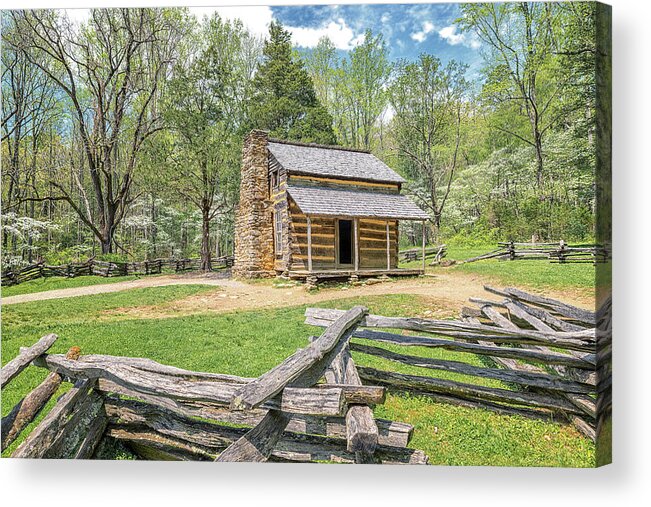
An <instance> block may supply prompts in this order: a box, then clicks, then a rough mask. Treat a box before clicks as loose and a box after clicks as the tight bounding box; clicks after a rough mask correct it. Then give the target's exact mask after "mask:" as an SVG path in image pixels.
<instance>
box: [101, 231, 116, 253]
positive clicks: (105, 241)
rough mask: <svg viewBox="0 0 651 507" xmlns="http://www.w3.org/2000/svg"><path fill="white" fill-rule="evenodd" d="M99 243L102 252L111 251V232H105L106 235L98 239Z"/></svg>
mask: <svg viewBox="0 0 651 507" xmlns="http://www.w3.org/2000/svg"><path fill="white" fill-rule="evenodd" d="M100 244H101V245H102V253H103V254H110V253H113V237H112V235H111V234H107V235H106V236H104V237H102V238H101V239H100Z"/></svg>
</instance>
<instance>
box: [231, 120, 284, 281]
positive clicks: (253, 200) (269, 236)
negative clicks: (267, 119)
mask: <svg viewBox="0 0 651 507" xmlns="http://www.w3.org/2000/svg"><path fill="white" fill-rule="evenodd" d="M268 139H269V134H268V133H267V132H265V131H262V130H252V131H251V132H250V133H249V135H248V136H246V139H245V140H244V146H243V147H242V173H241V181H240V203H239V206H238V208H237V212H236V216H235V264H234V265H233V274H235V275H236V276H243V277H248V278H253V277H265V276H273V275H275V271H274V239H273V216H272V207H271V202H270V200H269V156H268V151H267V142H268Z"/></svg>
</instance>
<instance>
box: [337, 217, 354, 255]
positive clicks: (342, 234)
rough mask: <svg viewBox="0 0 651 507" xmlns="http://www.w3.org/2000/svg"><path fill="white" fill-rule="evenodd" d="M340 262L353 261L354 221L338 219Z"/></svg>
mask: <svg viewBox="0 0 651 507" xmlns="http://www.w3.org/2000/svg"><path fill="white" fill-rule="evenodd" d="M337 223H338V226H337V227H338V231H337V232H338V236H339V246H338V249H339V264H352V263H353V221H352V220H338V221H337Z"/></svg>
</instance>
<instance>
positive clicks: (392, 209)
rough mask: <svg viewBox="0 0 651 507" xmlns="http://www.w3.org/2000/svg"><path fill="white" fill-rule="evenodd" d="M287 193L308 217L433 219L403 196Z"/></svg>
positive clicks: (309, 190) (302, 189)
mask: <svg viewBox="0 0 651 507" xmlns="http://www.w3.org/2000/svg"><path fill="white" fill-rule="evenodd" d="M287 193H288V194H289V196H290V197H291V198H292V199H294V201H295V202H296V204H297V206H298V207H299V208H300V210H301V212H303V213H305V214H306V215H321V216H340V217H367V218H368V217H373V218H386V219H398V220H427V219H428V218H429V216H428V215H427V213H425V212H424V211H423V210H421V209H420V208H419V207H418V206H416V205H415V204H414V203H413V202H412V201H411V199H409V198H408V197H406V196H404V195H400V194H389V193H383V192H364V191H360V190H343V189H333V188H325V187H313V186H309V187H308V186H298V185H288V186H287Z"/></svg>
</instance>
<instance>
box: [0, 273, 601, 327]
mask: <svg viewBox="0 0 651 507" xmlns="http://www.w3.org/2000/svg"><path fill="white" fill-rule="evenodd" d="M487 283H492V284H493V285H499V284H496V283H495V282H494V281H491V280H489V279H487V278H485V277H482V276H479V275H473V274H468V273H462V272H459V271H455V270H445V271H441V272H440V273H437V274H435V275H428V276H426V277H423V278H410V279H404V280H400V279H397V280H395V281H390V282H383V283H377V284H373V285H360V286H357V287H344V288H342V287H332V288H322V289H320V290H318V291H314V292H307V291H305V289H304V288H303V286H302V285H292V284H287V286H282V285H284V284H280V285H281V286H280V287H277V286H276V287H274V286H272V285H271V283H268V282H256V283H245V282H243V281H239V280H232V279H225V278H223V277H219V276H218V275H198V274H192V275H170V276H159V277H151V278H143V279H140V280H133V281H128V282H117V283H112V284H106V285H92V286H87V287H76V288H70V289H60V290H52V291H47V292H40V293H34V294H23V295H19V296H12V297H8V298H4V299H3V301H2V304H3V305H6V304H16V303H24V302H27V301H42V300H46V299H56V298H68V297H76V296H86V295H91V294H104V293H108V292H118V291H122V290H128V289H135V288H142V287H160V286H165V285H187V284H201V285H212V286H215V287H216V290H215V292H208V293H203V294H198V295H194V296H189V297H186V298H183V299H180V300H176V301H171V302H167V303H162V304H160V305H146V306H139V307H131V308H120V309H116V310H111V311H108V312H107V317H109V318H110V317H114V316H115V315H120V316H122V317H127V318H164V317H170V316H179V315H191V314H196V313H205V312H216V313H222V312H232V311H237V310H251V309H256V308H278V307H284V306H294V305H297V304H312V303H318V302H321V301H329V300H333V299H341V298H352V297H359V296H376V295H385V294H417V295H422V296H427V297H430V298H432V299H433V300H435V301H434V304H433V306H432V312H433V315H432V316H435V317H438V316H441V317H443V316H448V315H449V314H450V309H455V313H456V312H458V311H459V310H460V309H461V307H462V306H464V305H467V304H468V299H469V298H471V297H490V295H488V294H487V293H485V292H484V289H483V286H484V284H487ZM217 287H219V289H217ZM546 294H547V295H548V296H550V297H554V298H559V299H561V300H564V301H567V302H569V303H573V304H576V305H578V306H583V307H586V308H589V307H590V306H591V301H590V299H589V298H586V297H585V296H583V295H579V294H571V293H568V291H547V292H546Z"/></svg>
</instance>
